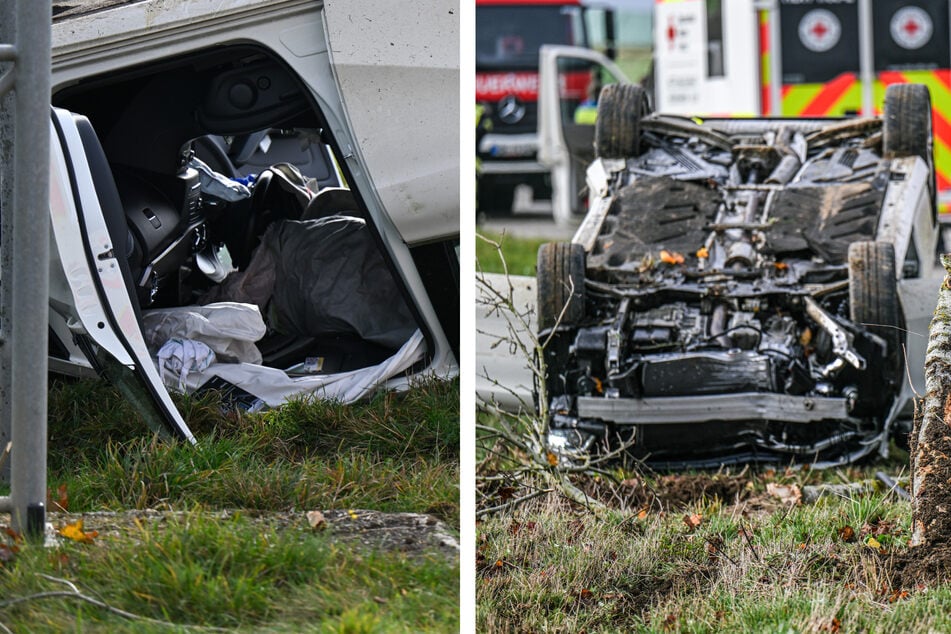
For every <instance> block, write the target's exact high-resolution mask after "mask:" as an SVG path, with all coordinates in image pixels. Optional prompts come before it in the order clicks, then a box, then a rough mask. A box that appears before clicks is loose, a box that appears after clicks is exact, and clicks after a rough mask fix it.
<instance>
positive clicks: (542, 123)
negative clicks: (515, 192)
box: [538, 45, 628, 224]
mask: <svg viewBox="0 0 951 634" xmlns="http://www.w3.org/2000/svg"><path fill="white" fill-rule="evenodd" d="M538 55H539V62H538V75H539V80H538V86H539V88H538V161H539V162H540V163H541V164H542V165H544V166H546V167H547V168H549V169H550V170H551V188H552V194H551V204H552V213H553V215H554V217H555V220H556V221H558V222H561V223H564V224H568V223H569V222H570V221H571V217H572V203H571V200H572V198H573V197H574V195H575V194H574V193H575V192H576V191H577V189H578V187H577V180H578V178H579V176H580V175H579V174H577V173H576V169H575V168H574V166H573V165H572V163H573V162H572V160H571V151H570V149H569V148H568V144H567V143H566V142H565V135H564V132H563V130H562V112H561V100H560V98H559V96H560V95H559V89H560V86H559V75H558V60H559V59H564V58H571V59H580V60H585V61H589V62H594V63H596V64H600V65H601V66H603V67H604V68H606V69H607V70H608V71H609V72H610V73H611V74H612V75H614V76H615V77H616V78H617V79H618V80H619V81H625V82H626V81H628V79H627V77H626V76H625V75H624V72H623V71H622V70H621V69H620V68H618V66H617V65H616V64H615V63H614V62H612V61H611V60H610V59H608V58H607V57H605V56H604V55H602V54H601V53H598V52H597V51H593V50H591V49H587V48H581V47H578V46H551V45H545V46H542V47H541V49H539V52H538Z"/></svg>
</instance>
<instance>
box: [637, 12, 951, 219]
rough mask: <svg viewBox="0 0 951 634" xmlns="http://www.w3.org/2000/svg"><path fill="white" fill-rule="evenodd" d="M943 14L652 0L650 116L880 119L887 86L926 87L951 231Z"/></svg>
mask: <svg viewBox="0 0 951 634" xmlns="http://www.w3.org/2000/svg"><path fill="white" fill-rule="evenodd" d="M949 4H951V3H949V2H948V1H947V0H914V1H913V2H907V1H903V0H877V1H876V2H871V1H865V2H863V1H861V0H778V1H777V0H768V1H756V0H730V2H724V1H722V0H657V2H656V4H655V9H654V100H655V108H656V110H657V111H659V112H666V113H682V114H690V115H696V114H706V115H709V116H729V117H743V116H760V115H772V116H784V117H829V116H833V117H836V116H851V115H858V114H866V115H878V114H881V113H882V107H883V102H884V98H885V91H886V88H887V87H888V86H890V85H892V84H900V83H919V84H924V85H926V86H927V87H928V89H929V91H930V93H931V104H932V114H933V117H932V118H933V125H932V127H933V130H934V163H935V178H936V186H937V189H938V196H937V199H938V205H939V208H940V211H942V212H944V214H945V215H944V216H943V218H944V219H945V220H951V215H949V214H948V212H949V211H951V70H949V67H951V42H949V20H951V16H949ZM863 33H865V34H867V37H863V36H862V34H863ZM863 76H867V77H868V81H867V82H863Z"/></svg>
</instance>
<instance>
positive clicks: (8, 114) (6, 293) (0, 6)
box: [0, 0, 16, 482]
mask: <svg viewBox="0 0 951 634" xmlns="http://www.w3.org/2000/svg"><path fill="white" fill-rule="evenodd" d="M15 27H16V18H15V13H14V3H13V0H0V41H2V42H13V41H14V40H15V39H16V29H15ZM12 66H13V65H12V64H10V63H5V64H0V73H3V72H6V71H7V70H8V69H10V68H11V67H12ZM13 108H14V104H13V93H7V94H0V462H2V465H0V482H9V481H10V460H9V457H7V458H6V459H4V458H3V451H4V449H6V446H7V443H8V442H10V431H11V430H10V421H11V420H12V417H11V416H10V397H11V394H12V393H13V392H12V391H11V390H10V381H11V363H10V354H11V352H12V350H11V348H10V343H9V329H10V318H11V316H12V315H11V313H10V303H11V297H12V293H11V292H10V289H11V286H12V285H11V281H12V280H13V254H12V252H11V250H12V248H13V242H12V240H11V236H12V235H13V234H12V232H13Z"/></svg>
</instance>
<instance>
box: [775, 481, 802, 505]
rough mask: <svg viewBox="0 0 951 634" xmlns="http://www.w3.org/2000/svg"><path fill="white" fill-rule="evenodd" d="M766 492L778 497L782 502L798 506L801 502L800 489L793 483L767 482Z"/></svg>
mask: <svg viewBox="0 0 951 634" xmlns="http://www.w3.org/2000/svg"><path fill="white" fill-rule="evenodd" d="M766 494H767V495H769V496H770V497H774V498H776V499H778V500H779V501H780V502H782V503H783V504H789V505H791V506H799V504H801V503H802V491H800V490H799V487H798V486H797V485H795V484H776V483H775V482H769V483H767V485H766Z"/></svg>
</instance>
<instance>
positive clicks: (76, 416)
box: [0, 380, 460, 632]
mask: <svg viewBox="0 0 951 634" xmlns="http://www.w3.org/2000/svg"><path fill="white" fill-rule="evenodd" d="M175 398H176V401H177V403H178V405H179V409H180V410H181V411H182V413H183V416H184V417H185V419H186V422H187V423H188V424H189V426H190V428H191V429H192V431H193V432H194V434H195V436H196V438H197V439H198V443H197V445H190V444H187V443H184V442H165V441H162V440H159V439H158V438H157V437H155V436H154V435H152V434H151V433H150V432H149V431H148V429H147V427H146V425H145V423H144V422H143V421H142V420H141V418H140V417H139V415H138V414H137V412H136V411H135V410H134V408H133V407H132V406H131V405H130V404H129V403H128V402H126V401H125V400H123V399H122V398H121V396H120V395H119V394H118V393H117V392H116V391H115V390H114V389H113V388H112V387H110V386H109V385H108V384H106V383H103V382H99V381H81V380H56V381H54V382H53V383H52V385H51V390H50V401H49V457H48V469H49V472H48V483H49V488H50V491H51V500H52V501H54V502H55V501H56V500H58V499H60V498H64V501H65V503H66V505H67V507H68V510H69V511H70V512H71V513H83V512H90V511H102V510H111V511H117V512H120V513H122V512H124V511H129V510H144V509H160V510H164V511H176V512H177V513H178V514H177V515H174V516H173V519H172V520H169V521H166V522H162V523H158V521H157V520H156V521H151V520H150V522H151V523H149V522H143V523H142V524H141V525H136V526H129V527H127V528H128V530H125V531H120V532H121V534H118V535H113V534H109V535H101V536H99V537H97V538H96V539H95V541H94V543H92V544H79V543H72V542H68V543H66V544H64V545H62V546H61V547H59V548H56V549H52V550H51V549H42V548H37V547H33V546H26V547H23V546H21V547H20V550H19V552H18V553H16V555H15V556H14V557H12V560H10V561H6V562H5V563H4V561H3V560H4V552H3V550H2V549H0V601H2V600H3V599H4V598H12V597H22V596H27V595H31V594H33V593H36V592H44V591H49V590H60V591H61V590H65V589H67V588H66V587H65V586H64V585H63V584H57V583H56V582H54V581H51V580H49V579H45V578H43V577H41V576H38V573H42V574H47V575H53V576H55V577H58V578H63V579H68V580H70V581H72V582H74V583H76V584H77V585H78V586H79V587H80V589H81V590H83V591H84V592H86V593H87V594H89V595H90V596H95V597H97V598H99V599H101V600H103V601H106V602H107V603H109V604H110V605H113V606H115V607H117V608H120V609H123V610H127V611H129V612H134V613H136V614H142V615H145V616H148V617H150V618H154V619H158V620H160V621H167V622H171V623H176V624H193V625H202V626H219V627H226V628H237V629H239V630H246V631H260V630H262V629H265V630H267V631H288V632H296V631H315V632H378V631H387V632H388V631H405V632H416V631H455V630H457V629H458V615H459V611H458V595H459V586H458V573H459V568H458V563H457V562H454V561H449V560H447V558H446V557H445V555H442V554H439V553H432V554H423V555H416V556H412V557H411V556H409V555H406V554H401V553H399V552H389V551H384V550H382V548H381V547H377V546H373V545H372V543H370V544H369V545H367V544H364V545H362V546H361V545H360V544H357V543H355V542H352V541H351V542H346V541H344V542H339V543H338V542H337V541H335V540H334V539H333V538H332V535H331V534H329V533H332V531H328V532H327V533H314V532H313V531H311V530H310V528H309V526H308V525H307V523H306V522H305V521H303V519H302V518H303V513H304V512H305V511H308V510H318V509H319V510H327V509H338V510H340V509H361V508H363V509H373V510H377V511H384V512H386V511H391V512H397V511H399V512H416V513H429V514H432V515H435V516H436V517H438V518H440V519H442V520H444V521H445V522H446V523H447V524H448V525H449V526H451V527H453V528H454V530H458V526H459V485H458V481H459V440H460V436H459V383H458V380H456V381H449V382H445V381H427V382H422V383H419V384H417V385H416V386H414V387H413V389H411V390H409V391H408V392H405V393H400V394H396V393H381V394H378V395H377V396H375V397H374V398H372V399H370V400H368V401H364V402H360V403H357V404H353V405H346V406H345V405H340V404H336V403H328V402H324V401H314V400H299V401H295V402H293V403H290V404H288V405H286V406H285V407H282V408H279V409H275V410H271V411H267V412H263V413H258V414H245V413H235V412H226V411H224V410H223V408H222V407H221V403H220V400H218V399H217V398H216V397H215V396H213V395H212V396H205V397H202V398H193V397H188V396H176V397H175ZM223 510H228V511H231V512H232V514H233V515H236V517H234V518H231V517H229V518H228V519H221V517H222V515H221V514H220V513H219V511H223ZM271 516H275V517H292V518H294V520H293V521H292V522H289V521H286V522H284V523H283V524H281V525H277V526H272V525H268V524H266V523H264V524H262V522H261V521H258V520H257V519H255V520H254V521H251V519H248V518H252V517H253V518H259V517H265V518H266V517H271ZM174 518H180V519H174ZM2 540H3V537H2V535H0V542H2ZM8 541H9V540H8ZM0 605H2V603H0ZM0 623H2V624H3V625H6V626H7V627H9V628H11V629H13V630H14V631H31V632H32V631H63V630H75V631H110V632H111V631H129V632H133V631H134V632H139V631H169V627H167V626H166V625H161V624H156V623H148V622H131V621H127V620H124V619H123V618H122V617H119V616H117V615H114V614H110V613H109V612H107V611H105V610H103V609H102V608H100V607H95V606H93V605H90V604H87V603H81V602H79V601H77V600H75V599H68V598H67V599H63V598H54V599H38V600H31V601H28V602H24V603H20V604H17V605H12V606H8V607H4V608H0ZM172 631H182V629H181V628H172Z"/></svg>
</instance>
